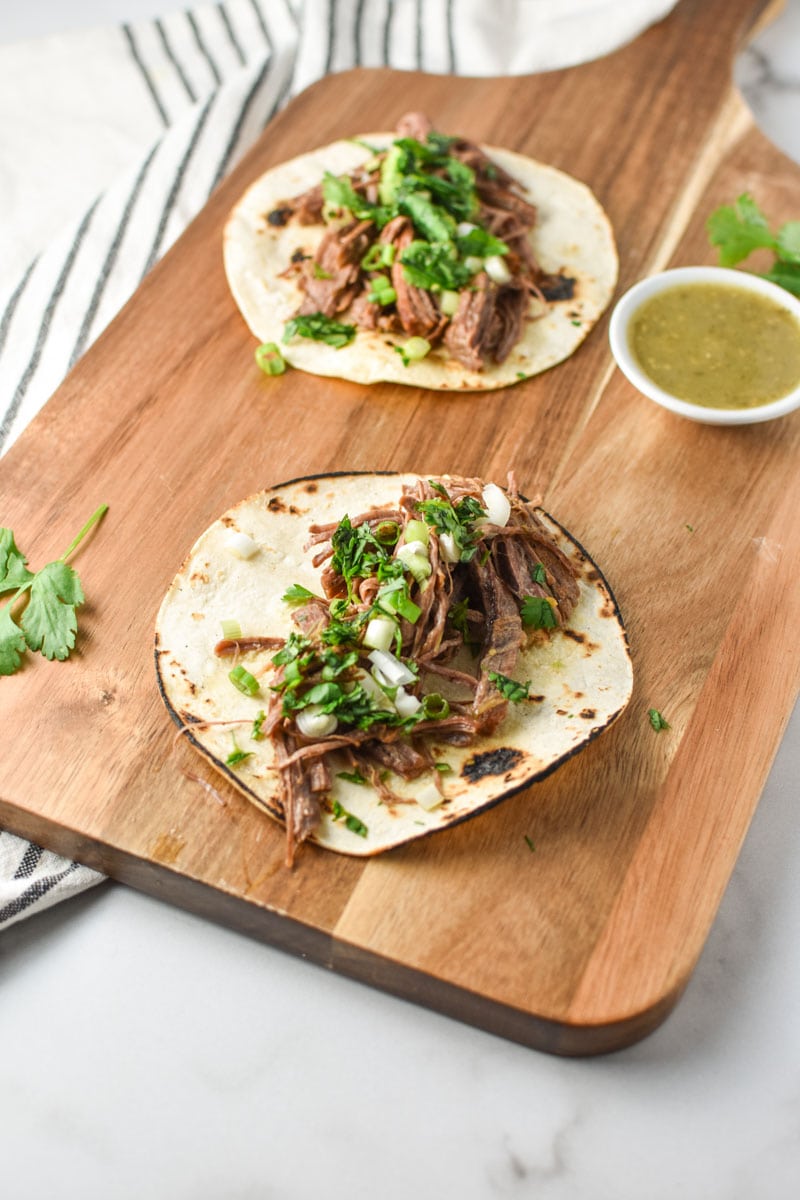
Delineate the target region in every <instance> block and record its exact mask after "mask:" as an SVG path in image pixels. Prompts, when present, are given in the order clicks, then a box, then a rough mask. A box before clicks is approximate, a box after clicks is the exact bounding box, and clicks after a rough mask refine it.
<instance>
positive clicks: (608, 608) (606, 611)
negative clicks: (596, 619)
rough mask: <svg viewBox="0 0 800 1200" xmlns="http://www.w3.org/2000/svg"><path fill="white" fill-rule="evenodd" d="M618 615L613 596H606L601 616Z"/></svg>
mask: <svg viewBox="0 0 800 1200" xmlns="http://www.w3.org/2000/svg"><path fill="white" fill-rule="evenodd" d="M616 615H617V610H616V609H615V607H614V603H613V601H612V599H611V597H610V596H606V598H605V600H604V601H603V605H602V607H601V609H600V616H601V617H616Z"/></svg>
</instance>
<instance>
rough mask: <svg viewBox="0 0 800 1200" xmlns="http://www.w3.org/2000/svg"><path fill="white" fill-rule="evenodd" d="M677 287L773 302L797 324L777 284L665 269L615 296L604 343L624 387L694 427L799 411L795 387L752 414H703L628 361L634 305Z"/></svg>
mask: <svg viewBox="0 0 800 1200" xmlns="http://www.w3.org/2000/svg"><path fill="white" fill-rule="evenodd" d="M679 283H724V284H725V285H726V286H728V287H739V288H741V289H743V290H746V291H751V292H756V293H758V294H759V295H762V296H768V297H770V299H772V300H775V301H776V302H777V303H779V304H780V305H781V306H782V307H783V308H785V309H787V310H788V311H789V312H791V313H792V314H793V315H794V317H795V318H796V319H797V320H798V321H800V299H799V298H798V297H796V296H794V295H793V294H792V293H791V292H787V291H786V290H785V289H784V288H782V287H779V286H778V284H776V283H772V281H771V280H769V279H764V278H763V277H762V276H760V275H754V274H752V273H751V272H749V271H743V270H738V269H736V268H735V267H716V266H693V267H669V268H667V269H666V270H664V271H657V272H655V273H654V274H652V275H647V276H645V277H644V278H643V279H640V280H638V282H636V283H634V284H633V285H632V286H631V287H629V288H628V289H627V291H626V292H624V293H623V295H622V296H620V298H619V300H618V301H617V302H616V304H615V305H614V309H613V311H612V313H611V320H610V322H609V327H608V339H609V342H610V345H611V353H612V354H613V356H614V359H615V361H616V364H617V366H618V367H619V369H620V370H621V371H622V373H623V375H625V377H626V378H627V379H628V381H629V383H632V384H633V386H634V387H635V388H636V389H637V390H638V391H640V392H641V393H642V395H644V396H647V397H648V399H650V400H653V401H654V402H655V403H656V404H660V405H661V407H662V408H666V409H668V410H669V411H670V412H673V413H676V414H677V415H678V416H681V417H687V418H688V419H689V420H690V421H698V422H700V423H702V424H704V425H754V424H756V423H760V422H762V421H772V420H775V419H776V418H777V417H783V416H786V415H787V414H788V413H791V412H794V411H795V409H797V408H800V383H798V385H797V386H796V387H794V388H792V390H791V391H790V392H787V393H786V395H785V396H781V397H779V399H777V400H771V401H769V403H767V404H760V405H758V406H757V407H754V408H705V407H704V406H703V405H701V404H693V403H692V402H691V401H690V400H680V399H679V398H678V397H677V396H673V395H671V393H669V392H667V391H665V390H664V389H663V388H661V387H659V386H658V384H656V383H654V382H653V380H652V379H650V377H649V376H648V375H646V374H645V373H644V371H643V370H642V369H641V367H640V366H639V365H638V363H637V362H636V360H635V359H634V357H633V355H632V353H631V351H630V348H629V346H628V326H629V323H630V319H631V317H632V316H633V314H634V313H635V312H636V310H637V309H638V308H639V307H640V305H641V304H642V303H643V302H644V301H645V300H649V299H650V297H651V296H655V295H657V294H658V293H659V292H663V291H664V290H665V289H666V288H668V287H672V286H674V285H675V284H679Z"/></svg>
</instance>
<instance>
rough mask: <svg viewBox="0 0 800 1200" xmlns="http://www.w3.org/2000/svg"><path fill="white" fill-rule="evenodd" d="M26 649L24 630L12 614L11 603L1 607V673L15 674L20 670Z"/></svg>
mask: <svg viewBox="0 0 800 1200" xmlns="http://www.w3.org/2000/svg"><path fill="white" fill-rule="evenodd" d="M26 649H27V644H26V642H25V637H24V635H23V633H22V630H21V629H20V627H19V626H18V625H17V624H16V623H15V621H14V618H13V617H12V616H11V605H10V604H6V606H5V607H4V608H0V675H13V674H14V672H15V671H18V670H19V666H20V663H21V662H22V655H23V654H24V653H25V650H26Z"/></svg>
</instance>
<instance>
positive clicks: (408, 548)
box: [397, 541, 428, 562]
mask: <svg viewBox="0 0 800 1200" xmlns="http://www.w3.org/2000/svg"><path fill="white" fill-rule="evenodd" d="M416 554H420V555H422V557H423V558H427V557H428V547H427V546H426V545H425V543H424V542H417V541H413V542H403V545H402V546H400V548H399V549H398V551H397V557H398V558H399V559H400V561H401V562H405V561H406V559H407V558H413V557H414V556H415V555H416Z"/></svg>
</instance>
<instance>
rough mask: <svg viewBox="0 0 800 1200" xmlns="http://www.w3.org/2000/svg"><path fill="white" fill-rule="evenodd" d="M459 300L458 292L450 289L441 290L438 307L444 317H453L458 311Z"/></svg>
mask: <svg viewBox="0 0 800 1200" xmlns="http://www.w3.org/2000/svg"><path fill="white" fill-rule="evenodd" d="M460 300H461V294H460V293H459V292H452V291H450V290H448V291H446V292H442V294H441V296H440V297H439V308H440V309H441V310H442V312H443V313H444V315H445V316H446V317H453V316H455V314H456V313H457V312H458V305H459V302H460Z"/></svg>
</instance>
